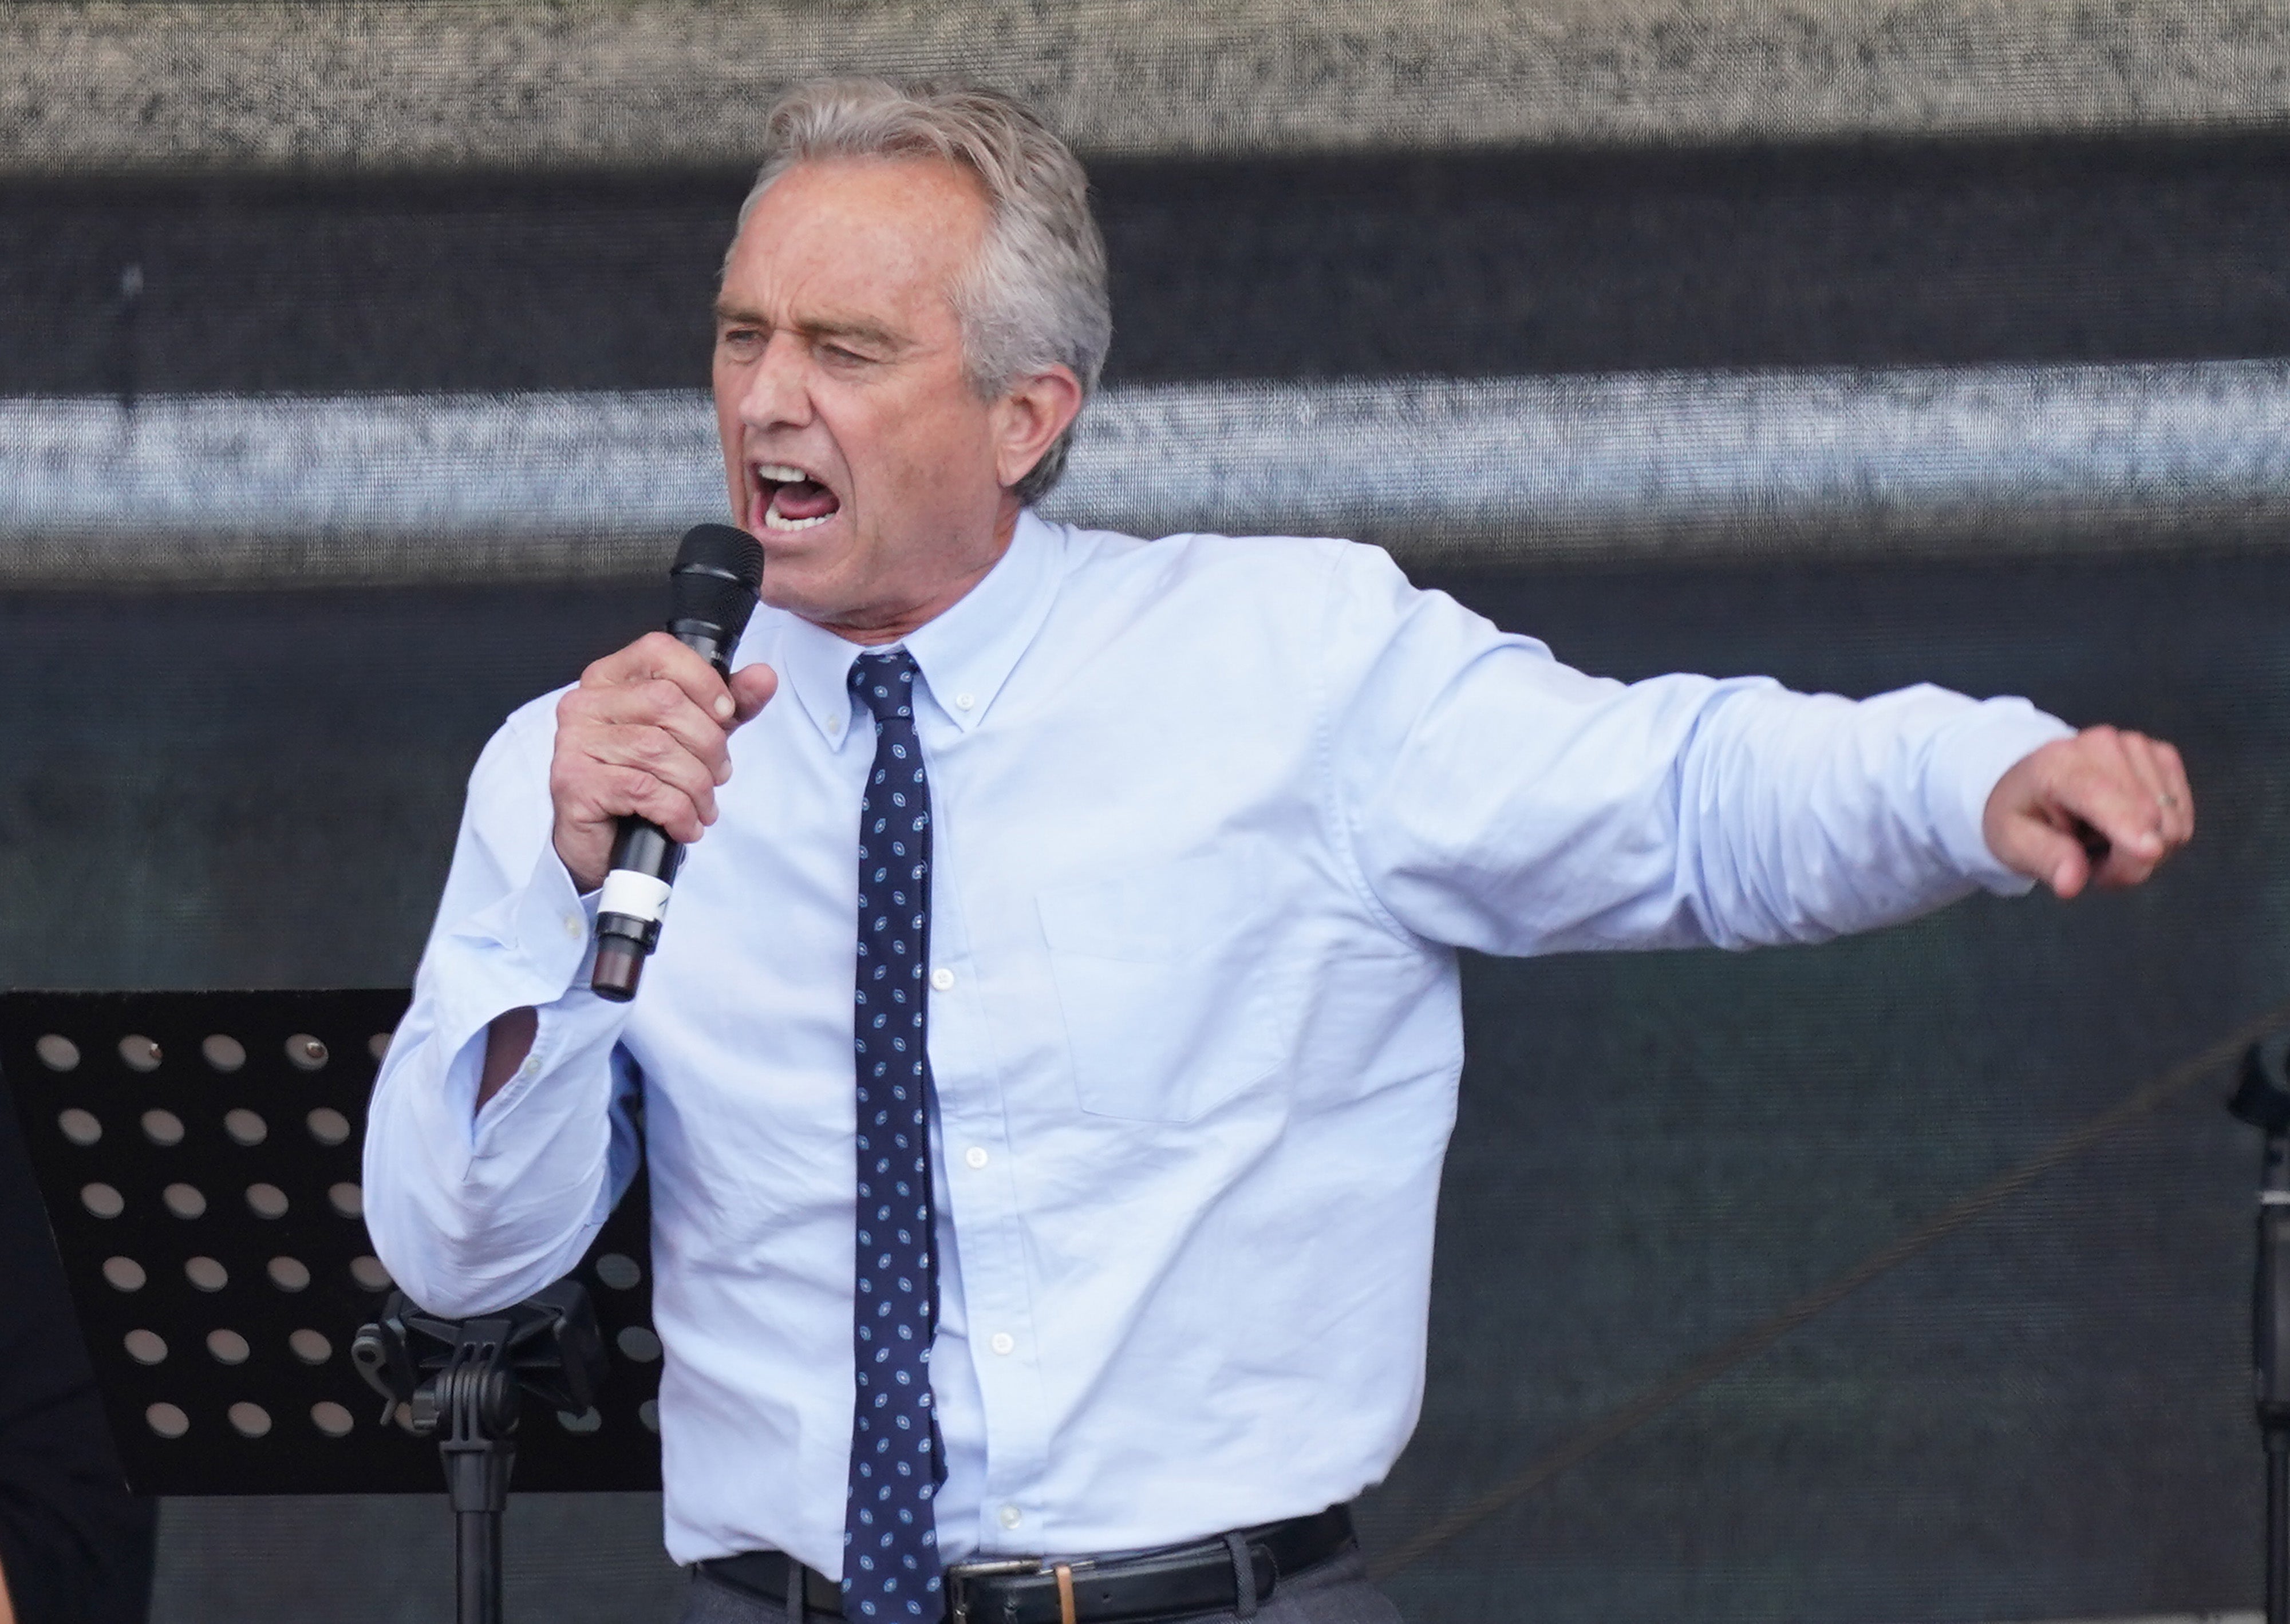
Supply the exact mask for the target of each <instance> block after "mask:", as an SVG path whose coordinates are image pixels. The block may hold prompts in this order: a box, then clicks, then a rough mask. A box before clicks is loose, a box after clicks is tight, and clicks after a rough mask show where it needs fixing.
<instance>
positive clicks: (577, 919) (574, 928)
mask: <svg viewBox="0 0 2290 1624" xmlns="http://www.w3.org/2000/svg"><path fill="white" fill-rule="evenodd" d="M564 933H565V934H566V935H567V936H586V935H587V934H588V933H589V922H588V921H587V920H585V919H583V918H582V917H581V916H580V915H578V914H567V915H565V916H564Z"/></svg>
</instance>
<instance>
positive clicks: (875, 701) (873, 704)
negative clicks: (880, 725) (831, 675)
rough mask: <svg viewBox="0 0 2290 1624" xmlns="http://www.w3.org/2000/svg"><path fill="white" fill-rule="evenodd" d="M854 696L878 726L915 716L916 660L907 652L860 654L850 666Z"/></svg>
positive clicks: (901, 650)
mask: <svg viewBox="0 0 2290 1624" xmlns="http://www.w3.org/2000/svg"><path fill="white" fill-rule="evenodd" d="M851 692H853V693H855V694H857V695H858V696H859V698H860V700H861V702H862V703H863V704H864V705H865V706H866V707H867V708H868V709H869V711H871V712H873V713H874V716H875V720H876V721H877V722H887V721H889V720H890V719H891V718H892V717H893V716H913V715H914V714H915V657H914V656H913V655H912V654H909V653H908V652H907V651H906V650H904V649H893V650H892V651H891V652H888V653H885V654H861V655H860V656H859V658H858V659H856V660H853V661H852V662H851Z"/></svg>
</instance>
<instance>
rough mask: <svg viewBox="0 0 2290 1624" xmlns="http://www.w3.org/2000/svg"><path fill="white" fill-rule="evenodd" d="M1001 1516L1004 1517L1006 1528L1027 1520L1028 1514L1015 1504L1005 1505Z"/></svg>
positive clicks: (1003, 1523) (1003, 1522) (1003, 1524)
mask: <svg viewBox="0 0 2290 1624" xmlns="http://www.w3.org/2000/svg"><path fill="white" fill-rule="evenodd" d="M1000 1516H1001V1519H1002V1526H1003V1527H1005V1528H1015V1527H1016V1526H1017V1525H1018V1524H1021V1523H1022V1522H1024V1521H1025V1520H1026V1514H1025V1513H1024V1512H1022V1511H1021V1510H1019V1509H1018V1508H1017V1507H1015V1506H1005V1507H1003V1508H1002V1510H1001V1513H1000Z"/></svg>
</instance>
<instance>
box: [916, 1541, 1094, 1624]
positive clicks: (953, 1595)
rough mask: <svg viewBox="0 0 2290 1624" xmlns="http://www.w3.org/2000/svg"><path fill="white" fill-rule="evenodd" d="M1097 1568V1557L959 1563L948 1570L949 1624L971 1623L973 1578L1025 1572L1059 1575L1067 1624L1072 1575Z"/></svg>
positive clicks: (1061, 1606)
mask: <svg viewBox="0 0 2290 1624" xmlns="http://www.w3.org/2000/svg"><path fill="white" fill-rule="evenodd" d="M1096 1565H1097V1563H1096V1561H1095V1559H1094V1558H1092V1557H1084V1558H1083V1559H1081V1560H1080V1561H1077V1562H1053V1561H1051V1560H1050V1558H1048V1557H1047V1556H999V1557H989V1558H988V1559H986V1560H984V1561H970V1562H957V1563H953V1564H949V1565H948V1567H947V1568H946V1569H945V1570H944V1572H945V1577H946V1601H947V1616H948V1620H949V1624H970V1594H969V1587H970V1581H971V1580H973V1579H1005V1578H1013V1577H1015V1576H1016V1575H1018V1574H1021V1573H1026V1574H1037V1573H1054V1574H1056V1575H1057V1576H1058V1602H1059V1610H1060V1612H1061V1613H1063V1614H1064V1616H1065V1619H1066V1620H1067V1624H1071V1620H1072V1618H1073V1578H1072V1575H1073V1574H1074V1573H1075V1572H1077V1571H1079V1570H1082V1569H1085V1568H1093V1567H1095V1566H1096Z"/></svg>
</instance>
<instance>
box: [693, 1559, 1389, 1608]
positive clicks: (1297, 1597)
mask: <svg viewBox="0 0 2290 1624" xmlns="http://www.w3.org/2000/svg"><path fill="white" fill-rule="evenodd" d="M798 1617H800V1619H801V1620H802V1624H835V1620H834V1619H833V1618H832V1617H831V1616H830V1615H829V1614H827V1613H824V1612H811V1611H809V1610H808V1609H806V1610H805V1611H804V1612H802V1613H800V1614H799V1615H798V1614H796V1613H791V1612H789V1611H788V1609H787V1608H786V1607H784V1606H782V1605H781V1604H780V1603H778V1602H767V1601H764V1600H762V1599H760V1598H759V1597H757V1596H749V1594H748V1593H747V1592H746V1591H744V1590H734V1589H733V1588H732V1587H731V1586H729V1585H725V1584H718V1583H717V1581H716V1580H712V1579H709V1577H708V1576H707V1575H705V1574H704V1573H701V1572H700V1571H699V1570H698V1569H697V1568H695V1569H693V1573H692V1589H691V1591H690V1593H689V1594H688V1595H687V1596H686V1598H685V1604H684V1617H683V1620H682V1624H791V1621H792V1620H796V1619H797V1618H798ZM1187 1624H1239V1615H1238V1614H1237V1613H1233V1612H1202V1613H1195V1614H1194V1615H1193V1616H1192V1618H1191V1619H1189V1620H1187ZM1255 1624H1400V1620H1399V1609H1397V1607H1394V1606H1393V1605H1392V1604H1391V1603H1390V1602H1389V1600H1388V1599H1387V1598H1386V1597H1385V1596H1384V1594H1383V1592H1382V1591H1381V1590H1379V1589H1377V1588H1375V1587H1374V1586H1373V1585H1372V1584H1370V1583H1368V1581H1367V1562H1366V1560H1365V1558H1364V1557H1362V1556H1361V1555H1360V1554H1359V1552H1358V1551H1357V1550H1349V1551H1345V1552H1343V1553H1342V1554H1341V1555H1340V1556H1331V1557H1329V1558H1328V1560H1327V1561H1325V1562H1324V1563H1322V1564H1320V1565H1319V1566H1317V1567H1313V1568H1306V1569H1305V1570H1304V1571H1303V1572H1301V1573H1299V1574H1297V1575H1296V1576H1295V1577H1294V1578H1293V1579H1284V1580H1281V1581H1280V1583H1279V1586H1278V1587H1277V1588H1276V1589H1275V1590H1274V1591H1273V1592H1272V1596H1271V1597H1270V1599H1269V1600H1268V1601H1267V1602H1266V1603H1265V1604H1264V1605H1262V1606H1261V1607H1259V1608H1258V1609H1257V1610H1256V1619H1255Z"/></svg>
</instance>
